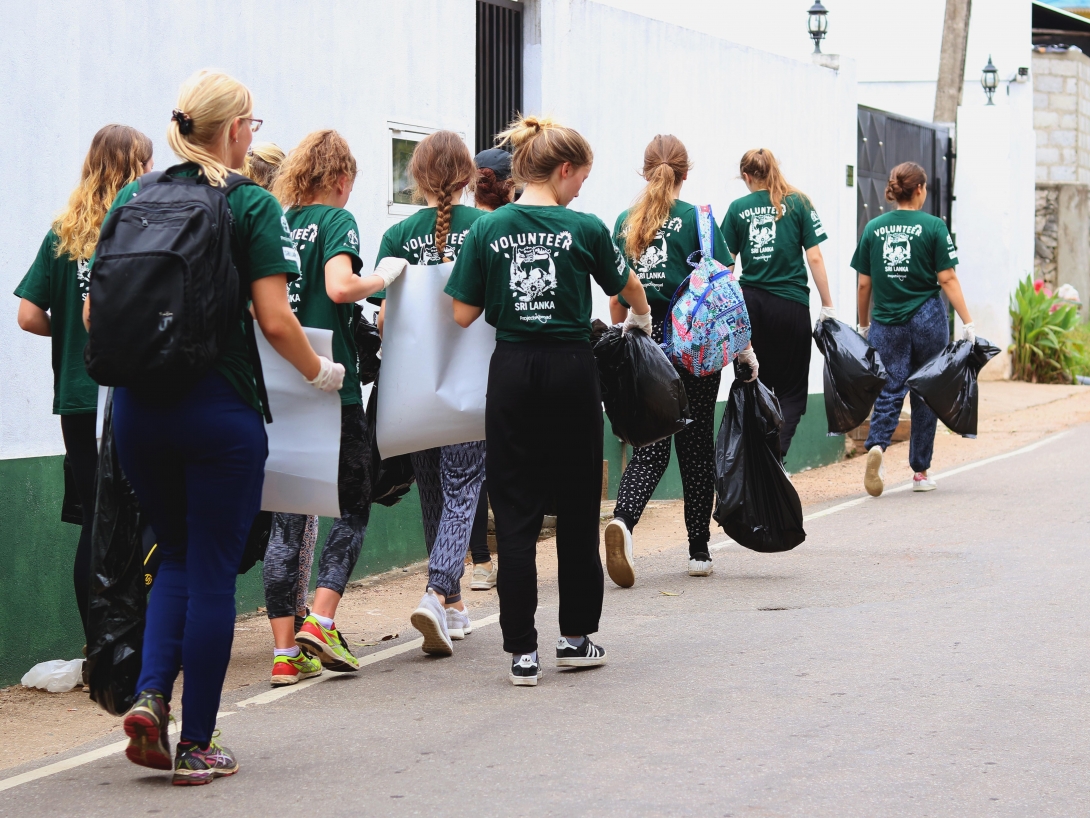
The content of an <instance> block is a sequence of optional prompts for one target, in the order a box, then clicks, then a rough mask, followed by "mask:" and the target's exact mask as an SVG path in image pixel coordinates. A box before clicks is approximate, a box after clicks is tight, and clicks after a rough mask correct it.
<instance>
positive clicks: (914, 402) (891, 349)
mask: <svg viewBox="0 0 1090 818" xmlns="http://www.w3.org/2000/svg"><path fill="white" fill-rule="evenodd" d="M867 340H868V341H869V342H870V345H871V346H872V347H874V348H875V349H877V350H878V354H879V355H881V356H882V363H883V364H885V367H886V374H887V375H888V376H889V380H887V381H886V386H885V388H884V389H883V390H882V393H881V394H880V395H879V396H878V400H876V401H875V402H874V413H873V414H872V415H871V421H870V434H869V435H867V443H866V447H867V448H868V449H869V448H870V447H871V446H881V447H882V451H885V450H886V448H887V447H888V446H889V442H890V440H892V439H893V432H894V431H895V430H896V428H897V422H898V420H900V417H901V407H902V406H903V405H904V402H905V393H907V392H908V387H907V386H905V381H907V380H908V377H909V375H911V374H912V373H913V372H915V371H916V370H918V369H919V368H920V367H921V366H923V365H924V364H925V363H927V362H928V361H929V360H931V359H932V358H934V357H935V356H936V355H938V354H939V353H940V352H942V350H943V348H944V347H945V346H946V345H947V344H948V343H949V342H950V322H949V318H948V317H947V315H946V308H945V306H944V305H943V302H942V299H941V298H939V297H938V296H937V295H936V296H935V297H933V298H929V299H928V300H927V301H925V302H924V303H923V304H921V305H920V308H919V309H918V310H916V312H914V313H913V314H912V317H911V318H909V319H908V322H907V323H905V324H897V325H893V324H879V323H878V322H877V321H872V322H871V326H870V333H868V335H867ZM910 405H911V406H912V437H911V439H910V442H909V444H908V462H909V465H911V466H912V471H915V472H922V471H927V470H928V469H929V468H931V454H932V453H933V452H934V450H935V428H936V426H937V424H938V418H937V417H936V416H935V413H934V412H932V411H931V409H930V408H928V406H927V404H926V403H924V402H923V400H922V399H921V398H919V397H917V396H916V394H915V393H913V395H912V398H911V404H910Z"/></svg>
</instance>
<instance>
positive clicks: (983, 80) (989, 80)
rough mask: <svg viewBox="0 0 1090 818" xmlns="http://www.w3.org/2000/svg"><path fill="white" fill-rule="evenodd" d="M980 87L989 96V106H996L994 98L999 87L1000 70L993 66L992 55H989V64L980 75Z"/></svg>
mask: <svg viewBox="0 0 1090 818" xmlns="http://www.w3.org/2000/svg"><path fill="white" fill-rule="evenodd" d="M980 85H981V87H982V88H983V89H984V93H985V94H987V95H988V105H995V102H994V101H993V100H992V97H993V96H994V95H995V89H996V88H998V87H999V69H998V68H996V67H995V66H994V65H993V64H992V55H991V54H989V55H988V64H987V65H986V66H984V72H983V73H982V74H981V75H980Z"/></svg>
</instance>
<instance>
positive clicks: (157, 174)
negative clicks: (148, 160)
mask: <svg viewBox="0 0 1090 818" xmlns="http://www.w3.org/2000/svg"><path fill="white" fill-rule="evenodd" d="M166 175H167V173H166V171H165V170H153V171H151V172H150V173H145V174H144V175H143V176H141V177H140V178H139V179H137V180H136V189H137V190H138V191H139V190H143V189H144V188H146V187H148V186H149V185H154V184H155V183H156V182H158V181H159V180H161V179H162V178H163V177H164V176H166Z"/></svg>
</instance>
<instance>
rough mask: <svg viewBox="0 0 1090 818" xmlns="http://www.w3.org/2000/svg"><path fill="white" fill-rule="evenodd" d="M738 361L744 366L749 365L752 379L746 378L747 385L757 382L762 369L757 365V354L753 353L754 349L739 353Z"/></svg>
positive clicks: (750, 348)
mask: <svg viewBox="0 0 1090 818" xmlns="http://www.w3.org/2000/svg"><path fill="white" fill-rule="evenodd" d="M738 360H739V361H740V362H742V363H744V364H748V365H749V369H750V371H751V373H752V376H751V377H749V378H746V383H750V382H752V381H755V380H757V372H758V370H759V369H760V365H759V364H758V363H757V353H756V352H754V351H753V347H749V348H748V349H743V350H742V351H741V352H739V353H738Z"/></svg>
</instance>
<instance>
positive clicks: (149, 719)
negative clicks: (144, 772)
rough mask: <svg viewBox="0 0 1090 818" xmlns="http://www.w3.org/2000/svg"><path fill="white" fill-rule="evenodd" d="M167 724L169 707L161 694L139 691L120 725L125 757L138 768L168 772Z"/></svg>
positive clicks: (169, 759)
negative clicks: (123, 738)
mask: <svg viewBox="0 0 1090 818" xmlns="http://www.w3.org/2000/svg"><path fill="white" fill-rule="evenodd" d="M169 725H170V705H169V704H167V701H166V699H165V698H163V694H162V693H159V692H158V691H155V690H144V691H141V693H140V695H139V696H137V697H136V701H135V702H133V705H132V708H130V710H129V712H128V713H126V714H125V721H124V722H123V725H122V726H123V727H124V728H125V735H126V736H128V737H129V746H128V747H126V748H125V756H126V757H127V758H128V759H129V761H131V762H132V763H133V764H139V765H140V766H141V767H151V768H152V769H153V770H169V769H170V768H171V767H172V766H173V763H172V762H171V758H170V741H169V739H168V738H167V729H168V727H169Z"/></svg>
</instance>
